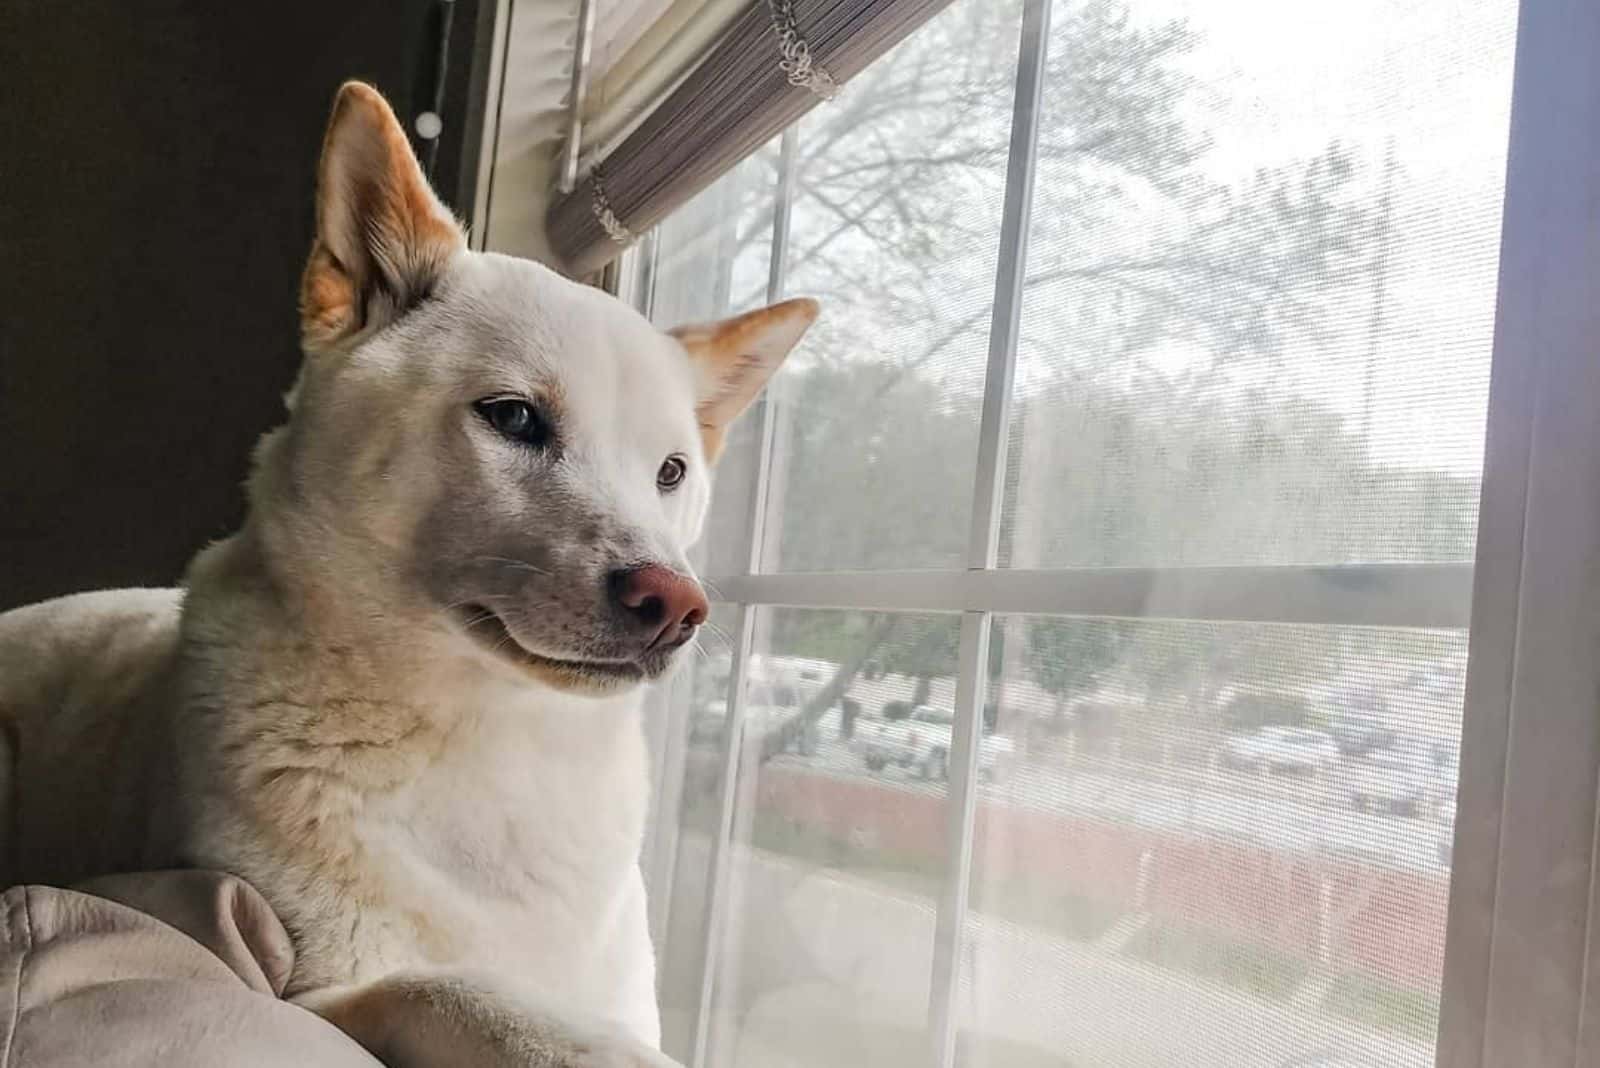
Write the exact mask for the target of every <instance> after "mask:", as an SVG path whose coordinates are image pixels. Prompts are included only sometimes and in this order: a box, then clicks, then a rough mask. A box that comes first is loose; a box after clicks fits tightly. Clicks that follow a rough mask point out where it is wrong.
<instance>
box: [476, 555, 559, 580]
mask: <svg viewBox="0 0 1600 1068" xmlns="http://www.w3.org/2000/svg"><path fill="white" fill-rule="evenodd" d="M472 560H473V562H474V563H484V564H504V565H505V566H507V567H509V568H511V569H513V570H516V571H527V572H529V573H531V574H534V575H544V576H546V577H547V578H548V577H550V576H552V575H553V574H554V572H552V571H549V570H547V569H546V568H542V567H539V566H538V565H537V564H530V563H528V561H526V560H518V559H516V558H514V557H510V556H475V557H473V558H472Z"/></svg>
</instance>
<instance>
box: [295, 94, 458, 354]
mask: <svg viewBox="0 0 1600 1068" xmlns="http://www.w3.org/2000/svg"><path fill="white" fill-rule="evenodd" d="M465 247H466V237H465V235H464V234H463V233H462V232H461V227H460V226H459V225H457V223H456V220H455V219H454V218H453V217H452V216H451V214H450V212H449V211H448V210H447V209H446V208H445V206H444V205H443V204H441V203H439V199H438V198H437V197H435V196H434V195H433V190H432V189H430V188H428V180H427V179H426V178H425V177H423V174H422V168H421V167H419V166H418V165H417V159H416V156H414V155H413V154H412V152H411V145H410V143H409V142H408V141H407V140H406V134H405V130H404V129H402V128H401V126H400V122H399V120H398V119H396V118H395V116H394V112H393V111H392V110H390V108H389V105H388V103H387V102H386V101H385V100H384V99H383V97H382V96H381V95H379V93H378V91H377V90H376V89H374V88H372V87H371V86H370V85H365V84H363V83H361V82H346V83H345V84H344V85H343V86H341V87H340V89H339V95H338V96H337V97H336V98H335V99H334V102H333V116H332V118H330V119H329V120H328V132H327V135H326V136H325V137H324V139H323V142H322V162H321V164H320V165H319V166H318V168H317V236H316V242H315V243H314V244H313V245H312V247H311V259H310V260H309V261H308V262H307V263H306V270H305V275H304V276H303V277H302V279H301V281H300V333H301V338H302V341H303V343H304V345H305V347H306V351H308V352H318V351H321V350H326V349H329V348H333V347H336V346H338V345H339V344H340V343H342V342H345V341H348V340H349V339H350V338H352V337H354V336H356V335H358V334H360V333H362V332H363V331H365V330H366V329H368V328H369V327H376V326H381V325H382V324H383V323H385V322H388V321H390V320H392V319H394V318H395V317H396V316H398V315H400V314H402V313H403V312H405V311H406V309H408V308H410V307H411V306H412V305H414V304H415V303H416V302H417V301H419V300H421V299H422V298H423V297H425V296H427V294H428V290H429V289H431V288H432V286H433V283H434V282H435V280H436V279H437V278H438V277H439V274H440V273H441V272H442V271H443V269H444V266H445V264H447V263H448V262H449V261H450V258H451V257H452V256H454V255H455V253H456V252H458V251H459V250H461V249H462V248H465Z"/></svg>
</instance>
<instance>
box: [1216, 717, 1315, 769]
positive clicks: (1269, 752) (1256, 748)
mask: <svg viewBox="0 0 1600 1068" xmlns="http://www.w3.org/2000/svg"><path fill="white" fill-rule="evenodd" d="M1222 759H1223V761H1224V762H1225V763H1227V764H1228V765H1229V766H1230V767H1234V768H1239V769H1241V770H1247V771H1266V772H1269V773H1275V772H1289V773H1301V774H1314V773H1317V772H1320V771H1324V770H1326V769H1327V768H1328V767H1330V766H1331V765H1333V764H1334V763H1335V762H1336V761H1338V759H1339V747H1338V745H1336V744H1335V743H1334V741H1333V739H1332V738H1331V737H1329V736H1328V734H1327V733H1326V732H1325V731H1319V730H1313V729H1312V728H1310V727H1263V728H1262V729H1261V730H1258V731H1255V732H1253V733H1250V734H1235V735H1232V736H1231V737H1229V738H1228V740H1227V741H1225V742H1224V743H1223V745H1222Z"/></svg>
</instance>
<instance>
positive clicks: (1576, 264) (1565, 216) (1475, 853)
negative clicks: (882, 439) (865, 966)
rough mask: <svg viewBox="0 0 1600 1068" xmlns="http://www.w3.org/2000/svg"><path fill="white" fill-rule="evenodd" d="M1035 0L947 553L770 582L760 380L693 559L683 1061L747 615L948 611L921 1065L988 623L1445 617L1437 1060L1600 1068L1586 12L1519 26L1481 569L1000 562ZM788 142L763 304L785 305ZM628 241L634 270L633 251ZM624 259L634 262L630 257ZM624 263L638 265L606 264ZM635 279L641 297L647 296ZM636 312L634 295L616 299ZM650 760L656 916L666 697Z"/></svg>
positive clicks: (706, 989)
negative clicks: (692, 927)
mask: <svg viewBox="0 0 1600 1068" xmlns="http://www.w3.org/2000/svg"><path fill="white" fill-rule="evenodd" d="M1051 7H1052V4H1051V0H1023V17H1022V33H1021V43H1020V51H1019V62H1018V70H1017V78H1016V88H1015V98H1014V107H1013V125H1012V135H1011V145H1010V157H1009V161H1008V169H1007V177H1006V193H1005V201H1004V206H1003V209H1002V216H1001V232H1000V255H999V264H1000V268H999V271H998V272H997V277H996V280H995V298H994V304H993V313H992V320H991V327H990V334H989V337H990V345H989V356H988V365H987V370H986V379H985V393H984V401H983V408H982V422H981V425H980V433H979V445H978V465H977V478H976V482H975V487H974V497H973V508H972V525H971V531H970V535H969V540H968V549H967V554H966V560H967V567H966V568H965V569H964V570H955V571H905V572H836V573H773V572H769V571H764V570H763V567H762V563H763V558H767V559H770V558H771V556H772V553H771V548H772V547H771V545H770V540H771V538H772V536H773V533H774V531H775V530H776V528H777V527H778V523H776V522H775V521H774V517H775V516H777V515H780V514H781V512H780V509H781V505H782V502H781V500H778V499H777V496H778V494H779V492H780V491H781V486H782V480H781V478H777V477H774V475H773V472H774V471H775V470H779V471H781V465H782V456H781V450H782V446H783V442H784V440H785V438H784V435H783V434H781V433H780V428H781V423H782V420H783V418H784V410H783V409H784V405H783V402H782V400H781V395H779V396H773V397H770V398H769V399H768V400H767V401H766V402H765V403H763V404H762V405H761V406H760V407H758V409H757V411H756V412H755V413H753V414H752V416H751V418H752V419H754V420H756V421H757V423H758V429H759V433H758V434H757V440H758V441H759V442H760V443H761V457H760V462H759V463H758V464H757V465H756V468H755V474H754V482H755V485H754V487H753V492H752V494H751V497H750V499H751V500H752V501H753V502H754V506H753V512H752V515H751V517H750V524H749V541H748V549H749V552H748V561H749V566H748V569H747V570H746V571H745V572H744V573H742V574H736V575H721V576H713V577H712V581H711V585H712V587H713V588H714V589H715V590H716V591H717V592H718V596H719V598H720V599H721V600H722V601H723V602H725V603H728V604H731V605H733V606H735V608H736V611H737V622H736V624H735V626H734V627H733V637H734V649H733V659H732V671H731V672H730V675H731V678H730V693H729V700H728V723H727V729H726V731H725V732H724V750H723V754H722V760H721V774H722V780H721V786H720V789H721V795H720V802H719V804H720V809H719V820H718V823H717V827H718V834H717V838H716V840H715V841H714V843H713V848H712V860H711V875H710V879H709V882H708V884H707V885H708V890H707V894H706V901H705V903H704V908H705V916H704V921H705V922H704V940H705V941H704V957H703V959H704V962H705V963H704V972H703V974H702V975H701V977H700V978H701V982H700V990H699V993H698V1010H697V1012H696V1014H695V1018H694V1020H693V1023H692V1032H691V1036H692V1037H691V1043H690V1045H691V1050H692V1053H691V1057H690V1060H689V1065H688V1068H704V1066H705V1064H706V1060H707V1056H708V1051H709V1041H710V1031H711V1025H712V1010H713V1006H714V1004H715V999H716V992H717V991H716V984H717V982H718V979H719V976H718V970H717V964H718V961H719V950H720V947H721V944H722V941H723V939H724V937H725V934H726V928H727V924H728V920H729V915H728V914H729V911H730V905H729V875H730V869H731V863H732V854H733V849H732V846H733V842H732V835H733V832H734V826H735V821H734V816H735V807H736V801H737V798H738V797H739V796H740V790H739V788H738V782H737V777H738V775H739V772H740V767H739V756H740V754H741V753H742V752H743V749H744V747H743V742H742V733H743V732H742V728H743V712H744V709H743V704H744V702H743V696H744V689H745V688H744V687H742V686H740V685H739V684H738V680H739V679H740V678H741V677H742V667H743V665H744V663H745V662H746V661H747V659H748V657H749V656H750V654H751V650H752V648H753V647H754V646H755V645H756V644H757V635H756V634H755V627H756V619H757V615H758V613H757V611H756V609H758V608H767V607H773V606H799V607H808V608H830V609H865V610H892V611H904V612H940V613H959V614H960V617H961V642H960V650H959V659H958V664H959V675H958V679H957V689H956V702H955V712H956V732H955V739H954V746H953V749H954V752H953V757H952V762H951V767H950V783H949V804H948V819H949V840H950V841H951V842H952V843H953V846H952V849H951V853H950V856H951V858H952V862H951V865H950V867H949V870H948V873H947V878H946V882H945V885H944V890H943V893H942V895H941V897H940V900H939V912H938V919H937V924H936V932H935V945H934V956H933V973H932V975H931V983H930V991H931V993H930V1001H929V1008H928V1016H927V1026H928V1041H929V1054H928V1063H929V1064H930V1065H931V1066H935V1068H950V1065H952V1064H953V1061H954V1056H955V1040H956V1033H957V1029H958V1023H959V1021H958V1013H957V1008H956V1004H955V998H956V994H957V990H958V987H959V982H960V975H959V962H960V961H961V959H962V942H963V938H964V927H965V925H964V924H963V923H962V919H963V918H964V917H965V915H966V913H967V892H968V887H969V885H970V880H971V867H972V840H973V828H974V812H975V808H976V791H975V790H974V788H973V784H974V782H975V775H976V759H977V747H976V745H975V739H976V736H977V733H978V724H979V722H980V720H979V713H980V708H981V704H982V700H981V698H982V695H983V694H984V693H985V692H986V689H987V678H986V673H987V665H988V656H987V649H988V643H989V637H990V632H991V626H992V621H993V617H994V615H995V614H997V613H998V614H1010V613H1024V614H1025V613H1048V614H1054V615H1079V616H1096V617H1120V618H1128V619H1177V620H1194V621H1212V622H1216V621H1230V622H1277V623H1310V624H1324V625H1353V626H1382V627H1418V628H1463V627H1467V626H1468V625H1469V624H1470V627H1471V637H1470V657H1469V666H1468V680H1467V690H1466V711H1465V725H1464V732H1463V749H1462V761H1461V782H1460V792H1459V796H1460V802H1459V806H1458V816H1457V831H1456V841H1455V847H1454V864H1453V872H1452V880H1451V890H1450V914H1449V920H1448V930H1447V942H1446V959H1445V970H1444V984H1443V997H1442V1004H1441V1023H1440V1035H1439V1046H1438V1049H1439V1056H1438V1064H1439V1065H1440V1066H1441V1068H1510V1066H1516V1068H1546V1066H1548V1068H1585V1066H1589V1068H1592V1066H1595V1065H1600V863H1597V862H1600V2H1597V0H1523V2H1522V4H1521V11H1520V18H1519V25H1518V31H1517V42H1516V73H1515V77H1514V86H1513V105H1512V116H1511V124H1510V142H1509V154H1508V160H1509V163H1508V175H1507V183H1506V193H1505V208H1504V214H1503V222H1502V247H1501V258H1500V274H1499V283H1498V285H1499V292H1498V305H1497V316H1496V326H1495V334H1494V349H1493V358H1492V371H1491V385H1490V398H1489V416H1488V440H1487V446H1486V454H1485V468H1484V480H1483V490H1482V498H1481V506H1480V513H1479V527H1478V540H1477V558H1476V563H1475V564H1473V565H1468V564H1416V565H1411V564H1391V565H1370V566H1367V565H1362V566H1339V567H1210V568H1187V567H1174V568H1111V569H1060V570H1036V571H1023V570H1011V569H999V568H997V567H996V549H997V543H998V530H999V519H1000V510H1001V487H1002V479H1003V476H1004V472H1005V470H1006V450H1007V445H1008V438H1009V431H1010V418H1011V410H1010V409H1011V393H1012V389H1011V385H1012V380H1013V377H1014V373H1015V367H1016V361H1017V334H1018V326H1019V322H1020V316H1021V307H1022V287H1023V278H1024V275H1025V272H1026V264H1027V240H1028V220H1029V217H1030V215H1031V204H1032V195H1033V181H1034V169H1035V167H1034V165H1035V156H1036V148H1037V131H1038V114H1039V108H1040V101H1041V93H1042V90H1043V72H1044V69H1045V62H1046V59H1047V55H1046V52H1047V48H1048V42H1049V23H1050V17H1051ZM794 136H795V135H794V132H793V130H791V131H789V132H788V133H786V134H785V138H784V142H783V155H782V159H783V160H784V161H785V165H784V166H783V167H780V179H779V183H778V192H777V195H778V211H777V219H776V221H775V223H774V233H773V241H772V250H771V270H770V276H769V285H768V294H767V295H768V297H769V299H771V300H778V299H781V298H782V297H783V296H784V291H785V278H784V264H785V262H786V259H787V256H786V253H787V243H788V226H787V217H788V207H789V189H788V181H787V176H788V173H789V167H790V166H791V165H792V162H793V159H794V158H795V155H794ZM641 253H642V255H644V256H645V257H648V258H649V259H652V260H653V257H654V246H653V245H652V244H650V243H648V242H647V243H646V244H645V245H644V246H643V247H642V250H641ZM641 253H635V254H633V256H634V259H635V261H636V263H635V266H636V267H637V266H638V260H639V257H640V255H641ZM623 275H624V277H625V278H632V277H634V276H635V272H634V271H633V270H625V271H624V272H623ZM644 288H645V289H648V287H647V286H646V287H644ZM634 297H635V300H636V303H640V304H641V306H642V304H643V302H646V301H648V297H649V294H648V292H642V293H635V294H634ZM670 705H671V708H670V713H669V718H668V722H667V725H666V728H665V730H664V732H663V734H664V741H663V742H662V743H661V746H660V747H659V749H658V755H659V757H660V758H661V762H662V765H663V768H664V772H665V773H664V774H662V775H661V776H659V780H660V785H659V790H658V795H657V798H656V809H655V811H656V812H657V813H658V819H657V821H656V827H655V830H654V832H653V833H652V836H651V840H650V846H649V849H648V850H647V852H646V855H645V857H644V864H645V867H646V872H647V875H648V876H649V881H650V885H651V887H652V890H653V898H654V900H653V902H652V920H653V929H654V931H655V932H656V933H657V936H658V938H659V937H661V936H662V934H663V933H664V932H665V931H666V930H667V924H666V916H667V910H668V909H669V908H670V907H671V905H672V903H671V902H670V900H669V898H670V891H671V887H672V885H673V866H674V863H675V861H676V856H677V826H676V816H677V812H678V806H679V802H680V799H681V797H680V795H681V786H682V767H681V764H682V757H683V737H684V734H685V729H686V726H687V720H686V717H687V713H688V708H687V701H686V700H682V699H680V700H674V701H672V702H670Z"/></svg>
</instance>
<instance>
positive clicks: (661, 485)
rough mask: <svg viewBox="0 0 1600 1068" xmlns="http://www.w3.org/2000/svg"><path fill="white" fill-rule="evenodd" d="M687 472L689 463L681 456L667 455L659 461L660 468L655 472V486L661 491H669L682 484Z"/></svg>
mask: <svg viewBox="0 0 1600 1068" xmlns="http://www.w3.org/2000/svg"><path fill="white" fill-rule="evenodd" d="M688 474H689V465H688V464H686V463H684V462H683V457H681V456H669V457H667V458H666V459H665V460H662V461H661V468H660V470H658V471H657V472H656V488H657V489H658V490H660V491H661V492H662V493H671V492H672V491H673V490H675V489H677V488H678V487H679V486H680V485H682V483H683V480H684V477H685V476H687V475H688Z"/></svg>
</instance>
